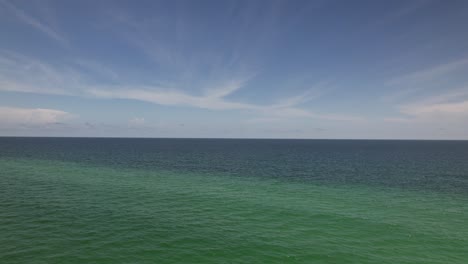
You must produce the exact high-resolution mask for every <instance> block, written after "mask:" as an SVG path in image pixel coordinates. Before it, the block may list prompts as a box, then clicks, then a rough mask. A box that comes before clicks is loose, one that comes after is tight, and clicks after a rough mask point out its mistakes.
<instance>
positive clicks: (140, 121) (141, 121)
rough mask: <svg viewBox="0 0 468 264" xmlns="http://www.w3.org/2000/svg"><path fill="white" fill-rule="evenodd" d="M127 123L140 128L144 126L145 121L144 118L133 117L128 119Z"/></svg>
mask: <svg viewBox="0 0 468 264" xmlns="http://www.w3.org/2000/svg"><path fill="white" fill-rule="evenodd" d="M128 123H129V124H130V125H133V126H141V125H144V124H145V123H146V121H145V118H143V117H134V118H132V119H130V120H129V121H128Z"/></svg>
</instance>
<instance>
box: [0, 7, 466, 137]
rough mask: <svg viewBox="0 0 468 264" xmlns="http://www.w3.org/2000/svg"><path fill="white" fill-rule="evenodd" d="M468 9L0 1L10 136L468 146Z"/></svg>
mask: <svg viewBox="0 0 468 264" xmlns="http://www.w3.org/2000/svg"><path fill="white" fill-rule="evenodd" d="M467 25H468V2H467V1H463V0H459V1H456V0H453V1H436V0H434V1H430V0H422V1H406V0H405V1H380V0H376V1H344V0H342V1H332V0H327V1H294V0H291V1H286V0H284V1H255V0H254V1H203V0H200V1H69V0H66V1H45V0H41V1H19V0H17V1H8V0H0V32H1V34H0V135H10V136H13V135H18V136H112V137H228V138H232V137H234V138H371V139H375V138H385V139H468V30H467Z"/></svg>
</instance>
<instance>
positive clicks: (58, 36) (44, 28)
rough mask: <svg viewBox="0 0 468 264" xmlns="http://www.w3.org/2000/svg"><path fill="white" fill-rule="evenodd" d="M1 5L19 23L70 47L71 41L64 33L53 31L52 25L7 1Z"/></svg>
mask: <svg viewBox="0 0 468 264" xmlns="http://www.w3.org/2000/svg"><path fill="white" fill-rule="evenodd" d="M0 5H3V6H5V7H6V8H7V9H8V10H10V11H11V13H12V14H14V15H15V16H16V17H17V18H18V19H19V21H21V22H23V23H25V24H27V25H29V26H31V27H33V28H35V29H37V30H39V31H40V32H42V33H44V34H45V35H47V36H48V37H50V38H52V39H54V40H56V41H58V42H59V43H61V44H62V45H64V46H68V45H69V44H70V43H69V41H68V40H67V39H66V38H65V37H64V36H63V34H62V33H59V31H58V30H56V29H53V28H52V27H51V26H50V25H47V24H46V23H44V22H42V21H40V20H39V19H38V18H35V17H34V16H32V15H30V14H28V13H26V12H25V11H24V10H22V9H20V8H18V7H17V6H15V5H14V4H12V3H11V2H9V1H7V0H0Z"/></svg>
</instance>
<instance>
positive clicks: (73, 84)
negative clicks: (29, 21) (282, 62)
mask: <svg viewBox="0 0 468 264" xmlns="http://www.w3.org/2000/svg"><path fill="white" fill-rule="evenodd" d="M81 66H82V65H80V67H81ZM93 67H94V65H93ZM99 69H101V66H99ZM97 72H105V73H109V72H110V73H115V75H118V73H116V72H114V71H112V70H107V69H106V68H104V69H102V70H100V71H97ZM104 75H106V74H104ZM111 75H112V74H111ZM251 76H254V75H251ZM250 78H251V77H244V78H231V79H229V78H225V79H226V81H225V82H224V83H221V82H220V81H218V82H217V83H216V84H217V86H215V87H211V86H210V88H206V89H202V91H203V92H202V94H199V95H193V94H190V93H188V92H186V91H183V90H180V89H177V88H166V87H157V86H151V85H132V84H125V83H119V84H114V85H108V84H106V83H102V84H101V83H93V82H90V81H89V80H90V79H93V78H92V76H89V75H88V74H86V72H83V71H80V70H79V69H76V68H74V67H73V64H70V65H66V66H61V67H56V66H53V65H50V64H46V63H43V62H41V61H38V60H35V59H32V58H28V57H25V56H21V55H18V54H15V53H8V52H3V53H2V52H0V91H2V90H3V91H13V92H25V93H41V94H56V95H68V96H81V97H95V98H102V99H127V100H137V101H142V102H149V103H154V104H158V105H167V106H179V107H192V108H199V109H208V110H216V111H220V110H243V111H252V112H254V113H256V114H258V115H261V116H263V117H275V118H312V119H327V120H345V121H357V120H362V118H360V117H355V116H350V115H340V114H329V113H314V112H311V111H309V110H305V109H301V108H299V107H298V106H299V105H300V104H302V103H304V102H308V101H310V100H313V99H315V98H316V97H317V96H318V94H317V90H316V89H310V90H308V91H306V92H303V93H301V94H299V95H294V96H291V97H286V98H283V99H281V100H279V101H277V102H275V103H272V104H267V105H261V104H252V103H244V102H237V101H232V100H229V99H228V98H227V97H229V96H230V95H232V94H234V93H236V92H237V91H239V90H240V89H243V88H244V87H245V85H246V83H247V82H248V81H249V80H250Z"/></svg>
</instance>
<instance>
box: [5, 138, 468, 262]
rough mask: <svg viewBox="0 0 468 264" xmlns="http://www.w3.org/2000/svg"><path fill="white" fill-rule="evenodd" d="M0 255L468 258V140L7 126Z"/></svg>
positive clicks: (24, 258) (31, 258)
mask: <svg viewBox="0 0 468 264" xmlns="http://www.w3.org/2000/svg"><path fill="white" fill-rule="evenodd" d="M0 263H347V264H348V263H380V264H382V263H441V264H442V263H443V264H448V263H468V141H410V140H402V141H393V140H274V139H271V140H270V139H124V138H14V137H3V138H0Z"/></svg>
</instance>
